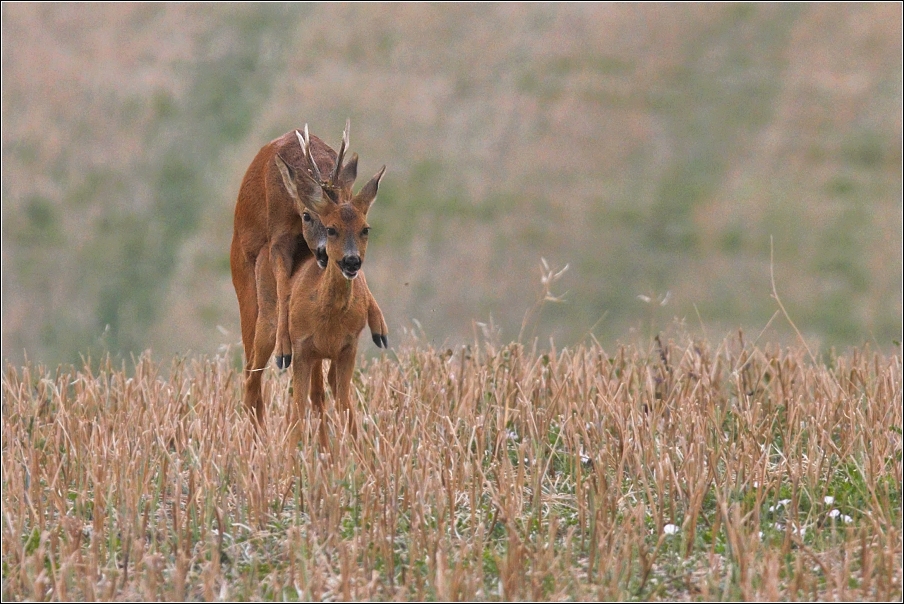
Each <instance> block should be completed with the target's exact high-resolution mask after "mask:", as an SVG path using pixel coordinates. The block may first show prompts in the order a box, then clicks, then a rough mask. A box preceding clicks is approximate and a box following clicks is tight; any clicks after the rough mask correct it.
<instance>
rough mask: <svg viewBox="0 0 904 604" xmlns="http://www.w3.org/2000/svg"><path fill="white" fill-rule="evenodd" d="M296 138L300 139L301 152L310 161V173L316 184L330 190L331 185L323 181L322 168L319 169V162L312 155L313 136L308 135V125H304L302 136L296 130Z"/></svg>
mask: <svg viewBox="0 0 904 604" xmlns="http://www.w3.org/2000/svg"><path fill="white" fill-rule="evenodd" d="M295 136H297V137H298V144H299V145H301V152H302V153H303V154H304V156H305V158H306V159H307V160H308V172H310V173H311V176H312V177H313V178H314V182H316V183H317V184H318V185H320V186H321V187H323V188H329V183H326V182H324V181H323V177H322V176H321V175H320V168H318V167H317V162H316V161H314V156H313V155H312V154H311V135H310V134H309V133H308V125H307V124H305V125H304V134H301V133H299V132H298V130H296V131H295Z"/></svg>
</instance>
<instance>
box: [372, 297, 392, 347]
mask: <svg viewBox="0 0 904 604" xmlns="http://www.w3.org/2000/svg"><path fill="white" fill-rule="evenodd" d="M367 325H368V326H369V327H370V337H371V338H372V339H373V341H374V344H376V345H377V348H389V338H388V337H387V336H388V335H389V328H388V327H386V319H384V318H383V311H382V310H380V307H379V306H378V305H377V301H376V300H374V299H373V298H371V299H370V305H368V307H367Z"/></svg>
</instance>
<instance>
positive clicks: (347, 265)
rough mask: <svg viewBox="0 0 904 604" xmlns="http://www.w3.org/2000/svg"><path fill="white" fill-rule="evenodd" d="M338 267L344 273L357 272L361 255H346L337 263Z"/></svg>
mask: <svg viewBox="0 0 904 604" xmlns="http://www.w3.org/2000/svg"><path fill="white" fill-rule="evenodd" d="M339 268H341V269H342V270H343V271H345V272H346V273H357V272H358V270H359V269H360V268H361V256H346V257H345V258H343V259H342V261H341V262H340V263H339Z"/></svg>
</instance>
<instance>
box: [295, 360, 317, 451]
mask: <svg viewBox="0 0 904 604" xmlns="http://www.w3.org/2000/svg"><path fill="white" fill-rule="evenodd" d="M314 365H315V363H313V362H312V360H311V359H310V358H308V357H306V356H304V355H300V354H296V355H295V365H294V367H293V368H292V404H291V411H290V413H289V429H290V430H291V433H292V434H291V439H290V442H291V444H292V447H293V448H294V447H296V446H298V441H300V440H301V436H302V434H303V430H302V426H303V425H304V420H305V416H306V414H307V406H308V393H309V392H310V386H311V370H312V367H313V366H314ZM321 381H322V380H321Z"/></svg>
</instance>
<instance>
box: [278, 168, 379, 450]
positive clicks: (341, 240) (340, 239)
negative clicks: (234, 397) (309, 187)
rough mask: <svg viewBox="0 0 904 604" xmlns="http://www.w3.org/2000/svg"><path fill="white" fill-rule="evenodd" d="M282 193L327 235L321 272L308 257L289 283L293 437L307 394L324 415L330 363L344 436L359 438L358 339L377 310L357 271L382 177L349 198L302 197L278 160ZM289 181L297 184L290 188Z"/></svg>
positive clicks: (299, 176)
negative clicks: (354, 385) (355, 398)
mask: <svg viewBox="0 0 904 604" xmlns="http://www.w3.org/2000/svg"><path fill="white" fill-rule="evenodd" d="M276 161H277V166H278V167H279V169H280V171H281V173H282V176H283V180H284V181H285V183H286V188H287V189H288V190H289V192H290V194H292V195H293V196H296V197H297V198H298V199H299V201H300V202H301V203H303V204H304V205H305V207H307V208H308V209H309V210H310V211H312V212H314V213H316V214H317V215H318V217H319V218H320V220H321V221H322V223H323V225H324V227H325V228H326V229H327V231H328V233H329V236H328V237H327V243H326V252H327V256H328V258H329V262H328V263H327V267H326V269H322V270H321V269H320V268H319V267H318V266H317V263H316V261H314V260H313V259H311V260H308V261H306V262H305V263H304V264H303V265H302V266H301V267H300V269H299V271H298V274H297V275H296V276H295V277H294V278H293V281H292V293H291V308H290V312H289V332H290V336H291V339H292V354H293V358H294V367H293V373H292V389H293V407H292V409H293V413H292V415H293V417H292V418H291V419H292V423H293V426H294V435H295V438H296V440H297V438H299V437H300V431H301V423H302V422H303V421H304V418H305V409H306V406H307V403H308V396H309V394H311V402H312V404H313V406H314V409H315V411H316V412H318V413H319V414H322V410H323V395H322V375H321V371H322V369H321V365H322V361H324V360H329V361H330V374H329V380H330V387H331V389H332V391H333V394H334V396H335V397H336V401H337V403H338V407H339V410H340V412H341V413H342V415H343V416H344V418H345V420H346V423H347V426H348V431H349V433H350V434H352V436H355V435H356V434H357V424H356V423H355V412H354V406H353V405H352V404H351V381H352V373H353V371H354V367H355V356H356V354H357V351H358V336H359V335H360V333H361V331H362V330H363V329H364V325H365V323H366V322H367V321H368V317H369V316H370V314H371V313H372V309H373V308H374V306H375V305H376V303H375V302H374V300H373V296H372V295H371V293H370V290H369V289H368V287H367V281H366V280H365V278H364V273H363V271H361V270H360V268H361V266H362V265H363V262H364V258H365V254H366V252H367V233H368V231H369V227H368V225H367V220H366V219H367V211H368V209H369V208H370V205H371V204H372V203H373V201H374V199H375V198H376V195H377V188H378V186H379V182H380V179H381V178H382V176H383V171H384V170H385V168H384V169H383V170H380V172H379V173H377V174H376V175H375V176H374V177H373V178H372V179H371V180H370V181H369V182H368V183H367V184H366V185H365V186H364V187H363V188H362V189H361V191H360V192H359V193H358V194H357V195H356V196H354V197H351V196H350V195H349V194H347V193H344V194H341V195H339V196H337V198H336V199H333V198H332V197H330V198H328V197H327V196H326V195H324V194H323V192H322V191H313V192H309V194H308V195H303V194H301V193H300V191H301V190H302V189H303V187H301V186H300V182H301V181H303V180H305V179H307V178H308V176H307V175H306V174H304V173H302V172H298V171H296V170H294V169H293V168H292V167H291V166H289V165H287V164H286V163H284V162H282V161H281V160H280V159H279V158H277V160H276ZM293 183H295V184H296V186H294V187H293V186H292V185H293ZM320 439H321V443H323V444H325V443H326V432H325V424H324V422H323V421H321V423H320Z"/></svg>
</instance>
